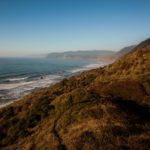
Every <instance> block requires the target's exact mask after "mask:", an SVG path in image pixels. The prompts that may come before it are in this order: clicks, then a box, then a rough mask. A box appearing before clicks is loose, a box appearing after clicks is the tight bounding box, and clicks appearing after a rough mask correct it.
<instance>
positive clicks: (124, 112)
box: [0, 39, 150, 150]
mask: <svg viewBox="0 0 150 150" xmlns="http://www.w3.org/2000/svg"><path fill="white" fill-rule="evenodd" d="M0 147H1V149H4V150H17V149H18V150H20V149H25V150H31V149H37V150H55V149H56V150H108V149H109V150H120V149H131V150H133V149H139V150H143V149H149V147H150V40H149V39H148V40H146V41H144V42H142V43H141V44H140V45H138V46H137V47H135V48H134V49H133V50H132V51H131V52H129V54H127V55H125V56H124V57H122V58H121V59H119V60H118V61H116V62H114V63H113V64H111V65H109V66H107V67H104V68H98V69H94V70H91V71H87V72H83V73H82V74H80V75H77V76H74V77H71V78H69V79H65V80H63V81H62V82H60V83H58V84H56V85H54V86H52V87H49V88H45V89H42V90H39V91H37V92H35V93H33V94H30V95H28V96H26V97H24V98H22V100H20V101H17V102H15V103H13V104H11V105H9V106H7V107H5V108H3V109H1V110H0Z"/></svg>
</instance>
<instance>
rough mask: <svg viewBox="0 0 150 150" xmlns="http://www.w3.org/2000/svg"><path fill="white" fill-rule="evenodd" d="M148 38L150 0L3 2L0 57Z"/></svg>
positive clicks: (110, 45)
mask: <svg viewBox="0 0 150 150" xmlns="http://www.w3.org/2000/svg"><path fill="white" fill-rule="evenodd" d="M148 37H150V0H0V56H15V55H16V56H21V55H30V54H43V53H48V52H55V51H67V50H93V49H110V50H119V49H120V48H122V47H124V46H128V45H132V44H135V43H138V42H139V41H141V40H144V39H145V38H148Z"/></svg>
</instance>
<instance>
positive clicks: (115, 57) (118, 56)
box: [113, 45, 136, 59]
mask: <svg viewBox="0 0 150 150" xmlns="http://www.w3.org/2000/svg"><path fill="white" fill-rule="evenodd" d="M135 47H136V45H132V46H128V47H124V48H123V49H121V50H120V51H119V52H117V53H116V54H115V55H114V56H113V58H114V59H118V58H120V57H122V56H124V55H126V54H128V53H129V52H130V51H132V50H133V49H134V48H135Z"/></svg>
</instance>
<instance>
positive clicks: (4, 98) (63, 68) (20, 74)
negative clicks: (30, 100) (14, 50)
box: [0, 58, 103, 106]
mask: <svg viewBox="0 0 150 150" xmlns="http://www.w3.org/2000/svg"><path fill="white" fill-rule="evenodd" d="M102 65H103V63H101V62H99V63H97V62H96V61H95V62H94V61H90V60H71V59H70V60H67V59H52V58H51V59H46V58H0V106H3V105H5V104H7V103H10V102H12V101H14V100H16V99H18V98H20V97H22V96H24V95H26V94H29V93H31V92H32V91H35V90H36V89H39V88H42V87H48V86H50V85H51V84H54V83H56V82H58V81H61V80H62V79H63V78H66V77H69V76H71V75H73V74H75V73H78V72H81V71H84V70H89V69H92V68H96V67H98V66H102Z"/></svg>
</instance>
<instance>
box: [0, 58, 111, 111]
mask: <svg viewBox="0 0 150 150" xmlns="http://www.w3.org/2000/svg"><path fill="white" fill-rule="evenodd" d="M108 64H109V63H108V62H107V63H106V62H100V61H97V62H96V63H91V64H88V65H85V66H83V67H79V68H76V69H72V70H68V72H69V74H68V75H67V76H58V75H47V76H46V77H45V78H46V79H45V78H43V79H41V81H38V82H37V80H36V81H34V82H33V81H29V82H28V83H22V86H24V85H25V86H28V87H29V86H30V84H32V86H33V87H34V88H33V89H30V90H27V91H25V92H22V93H21V92H20V93H21V94H19V96H18V97H16V98H12V99H7V100H6V102H4V101H5V100H3V99H2V101H1V102H0V108H3V107H5V106H8V105H9V104H12V103H13V102H16V101H18V100H20V99H21V98H23V97H24V96H27V95H29V94H31V93H33V92H36V91H38V90H40V89H43V88H46V87H50V86H52V85H54V84H56V83H58V82H60V81H62V80H63V79H65V78H69V77H71V76H74V75H76V74H80V73H82V72H84V71H88V70H92V69H95V68H99V67H104V66H106V65H108ZM48 76H49V77H50V78H48ZM20 79H21V78H20ZM22 79H23V78H22ZM24 79H26V78H24ZM10 80H11V81H15V80H19V78H15V79H10ZM45 81H46V84H45ZM34 84H36V85H35V86H34ZM1 85H2V84H1ZM37 85H38V86H37ZM2 87H3V88H4V89H5V88H6V89H7V88H11V87H5V86H2ZM17 87H18V86H17V84H16V87H14V89H13V90H16V89H15V88H17ZM19 87H20V86H19ZM12 88H13V87H12ZM0 90H3V89H2V88H1V89H0ZM17 92H18V93H19V91H17V90H16V93H17Z"/></svg>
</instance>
